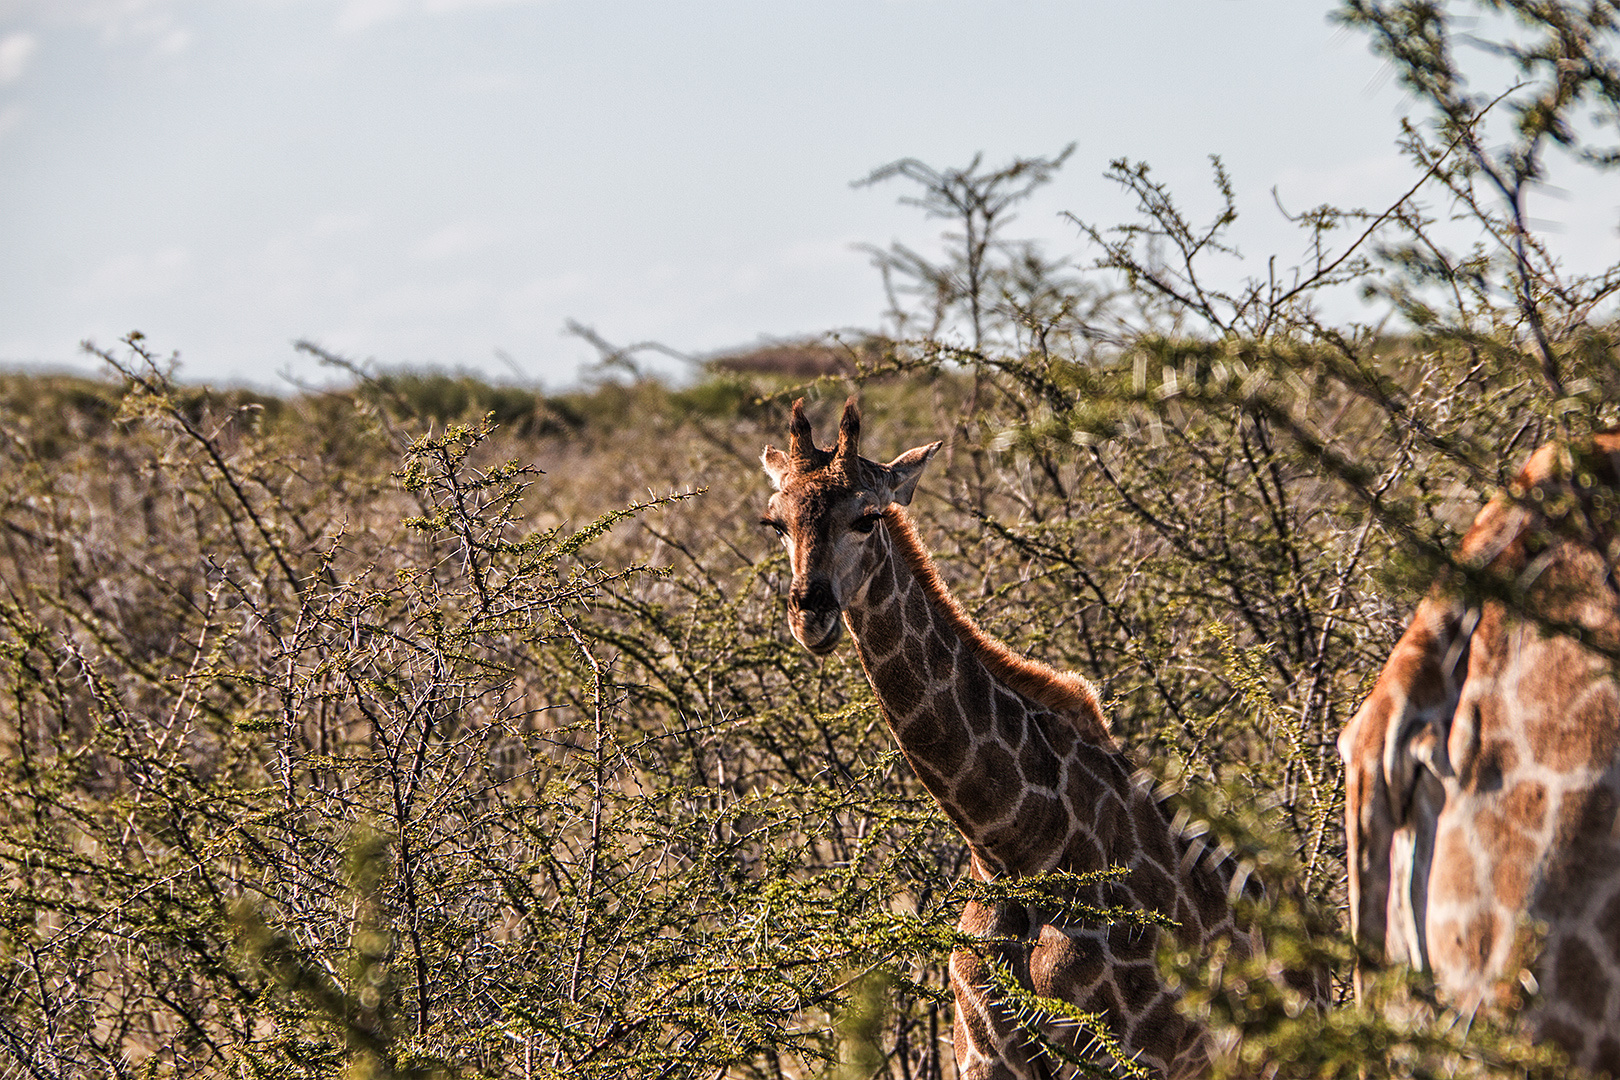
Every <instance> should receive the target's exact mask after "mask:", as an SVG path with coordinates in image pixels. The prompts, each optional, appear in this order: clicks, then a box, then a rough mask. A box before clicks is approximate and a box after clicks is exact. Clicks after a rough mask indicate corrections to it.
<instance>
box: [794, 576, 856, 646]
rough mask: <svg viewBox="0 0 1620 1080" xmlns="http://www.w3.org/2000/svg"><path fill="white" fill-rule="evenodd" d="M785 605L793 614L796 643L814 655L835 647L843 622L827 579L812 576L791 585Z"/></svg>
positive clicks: (841, 631)
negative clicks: (799, 583)
mask: <svg viewBox="0 0 1620 1080" xmlns="http://www.w3.org/2000/svg"><path fill="white" fill-rule="evenodd" d="M788 606H789V608H790V609H791V611H792V615H793V618H792V625H793V636H794V637H796V638H798V640H799V644H800V645H803V646H804V647H805V648H806V649H809V650H810V651H811V652H813V653H815V654H816V655H817V656H825V655H827V654H828V653H830V652H832V651H833V649H835V648H837V647H838V639H839V638H840V637H842V636H843V633H844V622H843V619H841V618H840V616H841V615H842V614H843V612H842V611H841V609H840V608H839V605H838V596H837V594H836V593H834V592H833V587H832V583H831V582H829V581H827V580H826V579H825V578H813V579H811V580H810V581H809V582H807V583H806V584H804V585H802V586H795V587H794V589H793V590H792V592H791V593H790V594H789V595H788Z"/></svg>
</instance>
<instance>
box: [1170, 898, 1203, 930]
mask: <svg viewBox="0 0 1620 1080" xmlns="http://www.w3.org/2000/svg"><path fill="white" fill-rule="evenodd" d="M1170 917H1171V918H1172V919H1174V920H1176V922H1178V923H1180V924H1181V936H1182V937H1183V938H1184V939H1188V940H1191V939H1193V938H1201V937H1203V936H1204V923H1203V920H1201V919H1199V917H1198V912H1196V911H1194V910H1193V908H1192V905H1191V904H1189V903H1187V897H1186V896H1184V895H1178V896H1177V897H1176V910H1175V911H1174V912H1173V913H1171V915H1170Z"/></svg>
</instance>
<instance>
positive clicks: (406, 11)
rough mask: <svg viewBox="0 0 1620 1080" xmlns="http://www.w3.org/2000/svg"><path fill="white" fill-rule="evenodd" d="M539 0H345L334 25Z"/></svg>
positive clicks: (355, 26)
mask: <svg viewBox="0 0 1620 1080" xmlns="http://www.w3.org/2000/svg"><path fill="white" fill-rule="evenodd" d="M540 2H541V0H345V2H344V4H343V10H342V11H341V12H339V13H338V20H337V28H338V29H339V30H341V31H345V32H354V31H357V30H369V29H370V28H371V27H373V26H380V25H382V24H383V23H389V22H394V21H395V20H398V19H405V18H411V17H415V16H421V15H459V14H461V13H463V12H470V11H485V10H489V9H493V8H502V7H517V6H519V5H524V4H535V3H540Z"/></svg>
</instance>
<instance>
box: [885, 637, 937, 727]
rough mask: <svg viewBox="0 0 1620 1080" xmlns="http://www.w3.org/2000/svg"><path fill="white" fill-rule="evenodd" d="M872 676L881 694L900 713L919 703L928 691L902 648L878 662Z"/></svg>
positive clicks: (913, 707)
mask: <svg viewBox="0 0 1620 1080" xmlns="http://www.w3.org/2000/svg"><path fill="white" fill-rule="evenodd" d="M872 676H873V678H872V681H873V682H874V683H875V684H877V685H878V686H880V687H881V688H882V692H883V696H884V697H885V698H887V699H888V700H889V701H890V702H892V703H893V705H894V708H895V711H896V712H898V713H900V714H901V715H904V714H906V713H909V712H911V711H912V710H913V709H915V708H916V707H917V706H918V705H919V704H921V703H922V700H923V695H924V694H926V693H927V692H928V687H927V686H926V685H924V683H923V681H922V679H920V678H918V677H917V670H916V668H915V667H913V666H912V663H911V660H910V659H909V658H908V657H907V656H906V654H905V652H904V650H902V651H901V652H900V653H898V654H896V655H895V656H892V657H890V658H889V659H887V660H885V661H883V662H882V663H881V664H879V665H878V666H877V670H876V671H874V672H873V673H872Z"/></svg>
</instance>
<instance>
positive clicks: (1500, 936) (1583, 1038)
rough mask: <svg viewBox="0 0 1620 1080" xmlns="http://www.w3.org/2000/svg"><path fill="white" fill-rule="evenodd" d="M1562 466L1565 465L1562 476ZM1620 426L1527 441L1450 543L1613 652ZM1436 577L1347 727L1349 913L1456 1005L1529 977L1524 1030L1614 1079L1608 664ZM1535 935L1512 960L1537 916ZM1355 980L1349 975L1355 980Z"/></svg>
mask: <svg viewBox="0 0 1620 1080" xmlns="http://www.w3.org/2000/svg"><path fill="white" fill-rule="evenodd" d="M1571 474H1574V475H1573V476H1572V475H1571ZM1617 494H1620V435H1614V434H1610V435H1599V436H1596V437H1595V438H1594V439H1593V441H1592V443H1591V444H1590V445H1589V446H1587V447H1581V448H1578V453H1576V454H1571V453H1570V452H1569V451H1568V450H1567V449H1565V448H1562V447H1558V446H1547V447H1543V448H1542V449H1541V450H1539V451H1537V452H1536V453H1535V454H1534V455H1533V456H1532V457H1531V458H1530V461H1529V463H1528V464H1527V465H1526V466H1525V468H1524V470H1523V471H1522V472H1521V473H1520V474H1519V476H1518V479H1517V481H1516V482H1515V484H1514V485H1513V494H1512V495H1499V496H1497V497H1496V498H1495V499H1493V500H1491V502H1490V503H1489V505H1487V506H1486V507H1485V509H1484V510H1482V511H1481V512H1480V514H1479V516H1478V517H1477V518H1476V519H1475V520H1474V524H1473V527H1472V528H1471V529H1469V531H1468V533H1467V535H1466V536H1465V537H1464V538H1463V543H1462V551H1461V561H1462V562H1463V563H1464V564H1467V565H1473V566H1476V567H1480V568H1482V569H1484V570H1485V571H1487V572H1488V573H1489V574H1491V575H1493V576H1495V577H1496V578H1497V579H1498V580H1501V581H1506V582H1516V583H1517V584H1518V585H1519V586H1520V587H1521V588H1523V589H1525V590H1526V591H1527V593H1528V596H1529V600H1530V602H1531V603H1533V604H1534V605H1535V607H1536V610H1537V611H1538V613H1539V615H1540V617H1541V618H1542V619H1543V620H1548V621H1550V622H1551V623H1552V624H1553V625H1561V626H1562V627H1563V628H1565V629H1566V630H1569V629H1573V628H1576V627H1579V628H1581V633H1582V636H1583V638H1584V640H1585V641H1586V642H1588V643H1591V644H1593V645H1595V646H1597V648H1598V649H1601V650H1606V651H1608V653H1609V657H1612V656H1614V655H1616V653H1615V650H1616V646H1617V645H1620V592H1617V591H1616V583H1615V579H1614V576H1613V568H1614V559H1615V555H1616V541H1617V535H1616V531H1615V527H1614V517H1613V515H1614V512H1615V507H1616V498H1617ZM1609 657H1605V656H1603V655H1601V654H1600V652H1598V651H1594V649H1589V648H1587V647H1586V646H1585V645H1583V644H1582V643H1581V642H1580V641H1577V640H1575V639H1574V638H1573V637H1572V636H1570V635H1569V634H1568V633H1553V632H1551V631H1550V630H1549V629H1547V628H1545V626H1544V625H1542V624H1538V622H1537V621H1536V620H1530V619H1526V618H1523V617H1520V616H1518V615H1516V614H1514V613H1513V612H1511V611H1510V610H1508V608H1507V607H1505V606H1504V604H1503V603H1501V602H1500V601H1498V600H1485V601H1484V602H1482V603H1480V602H1474V603H1470V602H1468V601H1467V600H1465V599H1464V598H1462V597H1460V596H1458V595H1456V594H1455V592H1454V591H1452V590H1448V589H1447V588H1445V587H1444V582H1442V583H1440V584H1437V585H1436V586H1435V587H1434V589H1433V590H1431V592H1430V593H1429V595H1428V597H1427V598H1426V599H1425V600H1424V601H1423V602H1422V603H1421V604H1420V605H1419V606H1418V609H1417V614H1416V615H1415V616H1414V617H1413V619H1412V623H1411V625H1410V626H1409V627H1408V628H1407V631H1406V633H1405V634H1404V635H1403V636H1402V637H1401V639H1400V641H1399V642H1398V643H1397V644H1396V646H1395V649H1394V652H1393V653H1391V655H1390V658H1389V662H1388V664H1387V665H1386V666H1385V667H1384V670H1383V673H1382V674H1381V675H1380V676H1379V679H1378V681H1377V683H1376V684H1375V685H1374V687H1373V690H1372V693H1371V695H1370V696H1369V697H1368V698H1367V700H1366V702H1365V703H1364V704H1363V705H1362V707H1361V709H1360V710H1359V711H1358V712H1357V713H1356V715H1355V717H1353V718H1352V719H1351V721H1350V723H1349V724H1348V725H1347V726H1346V727H1345V730H1344V732H1343V734H1342V735H1341V736H1340V738H1339V752H1340V754H1341V755H1342V756H1343V758H1344V763H1345V814H1346V820H1345V835H1346V840H1347V842H1348V852H1347V856H1348V862H1349V864H1350V912H1351V924H1352V929H1353V931H1354V933H1355V935H1356V938H1357V940H1358V941H1359V942H1360V943H1361V944H1362V945H1363V946H1364V947H1365V949H1366V950H1368V951H1369V952H1370V953H1371V954H1373V955H1377V954H1379V953H1382V954H1383V955H1384V956H1386V957H1387V958H1388V959H1390V960H1394V961H1397V962H1404V963H1409V964H1412V965H1414V966H1417V967H1420V968H1429V969H1431V970H1432V971H1433V972H1434V975H1435V977H1436V980H1437V981H1438V983H1439V985H1440V988H1441V990H1442V991H1443V992H1445V993H1446V994H1447V995H1448V996H1449V997H1450V998H1451V999H1452V1001H1453V1002H1454V1003H1455V1004H1456V1005H1457V1006H1458V1007H1459V1008H1460V1009H1462V1010H1463V1011H1464V1012H1465V1013H1469V1012H1472V1010H1474V1009H1476V1008H1478V1007H1479V1006H1480V1005H1482V1004H1488V1003H1506V1002H1507V1001H1508V1000H1509V999H1510V997H1511V993H1512V987H1513V984H1514V983H1515V982H1522V983H1523V984H1525V985H1526V986H1527V987H1538V988H1539V991H1540V994H1539V998H1538V1000H1537V1004H1536V1007H1535V1011H1534V1012H1533V1013H1532V1014H1531V1015H1530V1016H1529V1017H1528V1018H1527V1019H1528V1021H1529V1024H1530V1030H1531V1031H1532V1033H1533V1034H1534V1035H1535V1036H1536V1037H1537V1038H1541V1039H1548V1040H1551V1041H1553V1042H1555V1043H1558V1044H1560V1045H1562V1046H1563V1047H1564V1048H1565V1049H1566V1050H1568V1051H1569V1053H1570V1056H1571V1058H1572V1059H1573V1060H1574V1061H1575V1063H1576V1064H1577V1065H1580V1066H1583V1067H1585V1068H1588V1069H1594V1070H1602V1071H1606V1072H1608V1073H1609V1074H1610V1075H1612V1076H1616V1077H1620V816H1617V809H1620V686H1617V684H1616V679H1615V670H1614V665H1613V660H1612V659H1610V658H1609ZM1537 923H1539V924H1542V925H1544V926H1545V928H1546V938H1545V941H1544V943H1543V944H1542V947H1541V949H1540V954H1539V957H1538V958H1535V959H1534V967H1535V970H1534V981H1532V980H1531V978H1529V977H1527V973H1522V971H1521V967H1520V965H1521V964H1523V963H1525V962H1526V960H1527V959H1529V958H1528V957H1527V955H1526V954H1527V952H1528V951H1529V949H1530V948H1531V946H1532V945H1533V942H1534V937H1533V935H1531V934H1529V933H1528V932H1529V931H1530V930H1531V927H1532V926H1533V925H1535V924H1537ZM1358 989H1359V987H1358Z"/></svg>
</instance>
